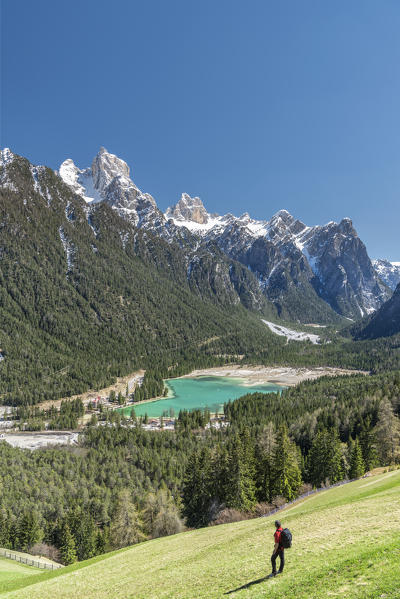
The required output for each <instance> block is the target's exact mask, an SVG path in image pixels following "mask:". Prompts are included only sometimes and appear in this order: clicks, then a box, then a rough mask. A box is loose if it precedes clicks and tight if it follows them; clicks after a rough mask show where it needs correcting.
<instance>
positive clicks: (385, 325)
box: [358, 284, 400, 339]
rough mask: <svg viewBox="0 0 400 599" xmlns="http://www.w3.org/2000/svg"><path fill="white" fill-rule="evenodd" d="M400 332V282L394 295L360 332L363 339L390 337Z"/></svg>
mask: <svg viewBox="0 0 400 599" xmlns="http://www.w3.org/2000/svg"><path fill="white" fill-rule="evenodd" d="M396 333H400V284H399V285H397V287H396V289H395V292H394V293H393V295H392V297H391V298H390V299H389V300H388V301H387V302H386V303H385V304H383V306H381V308H380V309H379V310H378V311H377V312H376V313H375V314H373V315H372V317H371V320H370V321H369V323H368V324H367V325H366V327H365V328H364V329H362V331H361V332H360V333H359V335H358V336H359V338H361V339H376V338H377V337H389V336H390V335H395V334H396Z"/></svg>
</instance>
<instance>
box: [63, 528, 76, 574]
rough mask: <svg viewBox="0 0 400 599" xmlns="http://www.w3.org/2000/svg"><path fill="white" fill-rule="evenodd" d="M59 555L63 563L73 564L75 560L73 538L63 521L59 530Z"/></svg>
mask: <svg viewBox="0 0 400 599" xmlns="http://www.w3.org/2000/svg"><path fill="white" fill-rule="evenodd" d="M60 555H61V559H62V561H63V564H65V565H66V566H68V564H73V563H74V562H76V560H77V555H76V545H75V539H74V537H73V535H72V533H71V530H70V528H69V525H68V523H66V522H65V523H64V525H63V528H62V532H61V546H60Z"/></svg>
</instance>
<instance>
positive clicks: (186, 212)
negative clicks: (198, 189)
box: [165, 193, 209, 225]
mask: <svg viewBox="0 0 400 599" xmlns="http://www.w3.org/2000/svg"><path fill="white" fill-rule="evenodd" d="M165 216H166V217H167V218H172V219H174V220H175V219H176V220H178V221H189V222H195V223H197V224H199V225H204V224H206V223H207V222H208V219H209V215H208V212H207V210H206V209H205V208H204V205H203V202H202V201H201V199H200V198H199V197H197V196H196V197H194V198H192V197H191V196H190V195H189V194H187V193H183V194H182V196H181V199H180V200H179V202H178V203H177V204H175V206H172V207H170V208H168V210H167V212H166V213H165Z"/></svg>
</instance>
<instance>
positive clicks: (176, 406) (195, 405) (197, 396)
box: [124, 376, 285, 417]
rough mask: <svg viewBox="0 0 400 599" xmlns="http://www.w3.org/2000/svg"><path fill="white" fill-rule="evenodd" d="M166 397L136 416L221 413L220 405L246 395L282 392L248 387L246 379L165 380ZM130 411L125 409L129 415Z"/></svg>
mask: <svg viewBox="0 0 400 599" xmlns="http://www.w3.org/2000/svg"><path fill="white" fill-rule="evenodd" d="M165 385H166V386H167V387H168V389H169V393H168V397H166V398H165V399H159V400H156V401H151V402H148V403H143V404H139V405H137V406H134V407H135V414H136V416H144V415H145V414H146V413H147V415H148V416H149V417H156V416H164V415H165V416H170V415H171V416H173V415H175V416H178V414H179V411H180V410H187V411H191V410H195V409H204V408H208V409H209V410H210V411H211V412H222V411H223V405H224V404H225V403H227V402H228V401H229V400H230V399H237V398H238V397H241V396H242V395H246V393H256V392H261V393H276V392H277V391H282V389H285V387H283V386H282V385H274V384H273V383H266V384H259V385H249V384H246V380H245V379H240V378H234V377H227V376H197V377H193V378H190V377H187V378H178V379H168V381H165ZM130 410H131V407H129V408H125V410H124V411H125V413H127V414H129V412H130Z"/></svg>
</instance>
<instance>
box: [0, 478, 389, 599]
mask: <svg viewBox="0 0 400 599" xmlns="http://www.w3.org/2000/svg"><path fill="white" fill-rule="evenodd" d="M281 519H282V520H283V523H284V525H287V526H288V527H290V529H291V530H292V532H293V537H294V546H293V548H292V549H290V550H288V551H287V552H286V553H287V567H286V569H285V572H284V574H283V575H281V576H280V577H278V578H275V579H265V580H264V577H265V576H266V575H267V574H268V573H269V572H270V562H269V558H270V554H271V547H272V534H273V530H274V527H273V520H274V517H270V518H260V519H256V520H250V521H245V522H239V523H237V524H228V525H223V526H217V527H215V528H207V529H202V530H197V531H192V532H189V533H183V534H180V535H175V536H173V537H168V538H163V539H156V540H154V541H150V542H147V543H142V544H141V545H137V546H135V547H132V548H130V549H127V550H123V551H117V552H115V553H114V554H112V555H110V554H109V555H108V556H107V557H106V558H105V559H104V558H103V559H99V558H95V559H94V560H90V561H89V562H84V563H82V564H79V565H77V566H69V567H68V568H65V569H63V570H62V572H55V573H46V574H43V575H42V578H43V581H42V582H40V583H36V584H30V586H27V587H26V586H25V588H22V584H23V583H20V585H19V586H20V588H19V590H14V591H11V592H8V593H7V592H6V593H5V594H4V595H2V599H3V597H4V598H6V597H7V599H11V598H14V599H16V598H17V597H18V599H28V598H29V599H39V598H40V599H42V598H44V597H52V599H59V598H60V599H61V598H63V599H69V598H71V599H72V597H74V598H75V597H85V599H105V598H107V599H113V598H117V597H118V598H119V599H127V598H130V597H132V598H133V597H135V598H136V599H137V598H143V599H144V598H146V599H149V598H151V597H154V598H157V599H161V598H166V597H171V598H174V599H189V598H196V599H200V598H204V599H206V598H207V599H211V598H213V597H223V596H224V595H227V596H229V597H252V598H259V597H260V598H261V597H265V596H268V597H271V598H277V597H282V596H286V597H295V598H296V599H297V598H299V599H300V598H303V599H312V598H319V597H321V598H322V597H324V598H326V597H352V598H361V597H363V598H367V597H370V598H375V597H381V596H382V597H385V598H388V597H390V598H393V597H400V588H399V582H398V581H399V570H400V568H399V563H400V544H399V538H400V471H399V470H397V471H395V472H390V473H386V474H382V475H378V476H376V477H373V478H367V479H363V480H360V481H357V482H355V483H351V484H349V485H344V486H342V487H338V488H336V489H332V490H330V491H326V492H324V493H320V494H318V495H315V496H313V497H311V498H309V499H308V500H306V501H304V502H302V503H299V504H298V505H296V506H294V507H291V508H289V509H288V510H286V511H285V512H282V513H281ZM260 579H261V580H260ZM249 583H252V584H249ZM244 585H247V588H242V589H240V587H243V586H244ZM13 588H14V589H15V588H16V586H15V585H14V586H13Z"/></svg>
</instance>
